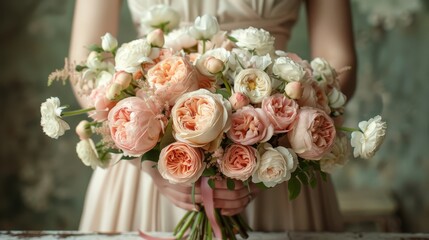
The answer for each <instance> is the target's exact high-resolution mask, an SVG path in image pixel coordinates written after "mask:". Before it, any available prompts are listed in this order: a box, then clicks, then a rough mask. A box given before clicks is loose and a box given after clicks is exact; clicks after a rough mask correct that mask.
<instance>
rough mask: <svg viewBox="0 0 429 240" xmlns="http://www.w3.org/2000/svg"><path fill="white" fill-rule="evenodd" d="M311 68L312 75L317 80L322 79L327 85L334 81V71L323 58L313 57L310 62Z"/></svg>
mask: <svg viewBox="0 0 429 240" xmlns="http://www.w3.org/2000/svg"><path fill="white" fill-rule="evenodd" d="M310 65H311V68H312V69H313V76H314V77H315V78H316V79H317V80H318V81H324V82H326V84H327V85H332V84H334V82H335V78H336V72H335V70H334V69H333V68H332V67H331V65H330V64H329V63H328V62H327V61H326V60H325V59H323V58H315V59H313V60H312V61H311V63H310Z"/></svg>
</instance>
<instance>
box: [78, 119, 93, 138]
mask: <svg viewBox="0 0 429 240" xmlns="http://www.w3.org/2000/svg"><path fill="white" fill-rule="evenodd" d="M76 134H77V135H78V136H79V139H80V140H85V139H88V138H89V137H91V135H92V131H91V128H90V127H89V122H88V121H86V120H82V121H80V123H79V124H78V125H77V126H76Z"/></svg>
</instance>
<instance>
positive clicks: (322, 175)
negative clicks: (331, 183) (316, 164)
mask: <svg viewBox="0 0 429 240" xmlns="http://www.w3.org/2000/svg"><path fill="white" fill-rule="evenodd" d="M320 176H321V177H322V180H323V181H324V182H326V181H328V174H326V173H325V172H322V171H320Z"/></svg>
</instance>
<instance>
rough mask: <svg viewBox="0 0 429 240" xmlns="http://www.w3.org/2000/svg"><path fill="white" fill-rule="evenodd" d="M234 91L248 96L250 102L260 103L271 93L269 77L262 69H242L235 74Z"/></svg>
mask: <svg viewBox="0 0 429 240" xmlns="http://www.w3.org/2000/svg"><path fill="white" fill-rule="evenodd" d="M234 92H240V93H243V94H244V95H246V96H248V97H249V99H250V102H251V103H261V102H262V100H263V99H264V98H265V97H268V96H270V94H271V78H270V76H269V75H268V74H267V73H266V72H264V71H262V70H259V69H256V68H248V69H244V70H242V71H240V72H239V73H238V74H237V76H235V80H234Z"/></svg>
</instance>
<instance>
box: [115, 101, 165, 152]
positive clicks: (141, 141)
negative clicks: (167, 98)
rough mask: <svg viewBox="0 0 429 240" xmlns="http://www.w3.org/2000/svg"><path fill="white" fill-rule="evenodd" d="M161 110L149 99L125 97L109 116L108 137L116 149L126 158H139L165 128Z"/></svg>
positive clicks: (152, 145) (156, 140) (150, 147)
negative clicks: (110, 137) (109, 136)
mask: <svg viewBox="0 0 429 240" xmlns="http://www.w3.org/2000/svg"><path fill="white" fill-rule="evenodd" d="M161 111H162V109H161V108H160V107H159V105H157V104H156V101H153V100H151V99H148V98H147V99H145V98H139V97H128V98H125V99H123V100H121V101H119V102H118V104H117V105H116V106H115V107H114V108H112V110H110V112H109V115H108V121H109V128H110V134H111V136H112V139H113V141H114V142H115V145H116V147H118V148H119V149H121V150H122V151H123V152H124V154H125V155H127V156H135V157H139V156H141V155H142V154H144V153H146V152H147V151H149V150H151V149H152V148H153V147H154V146H155V145H156V144H157V142H158V140H159V137H160V135H161V134H162V132H163V130H164V126H165V119H164V117H163V115H161V113H162V112H161Z"/></svg>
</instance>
